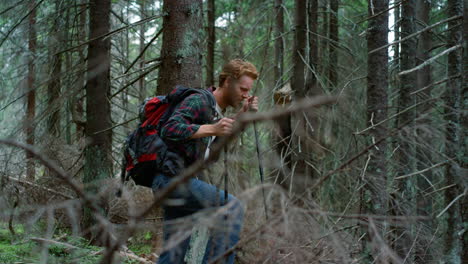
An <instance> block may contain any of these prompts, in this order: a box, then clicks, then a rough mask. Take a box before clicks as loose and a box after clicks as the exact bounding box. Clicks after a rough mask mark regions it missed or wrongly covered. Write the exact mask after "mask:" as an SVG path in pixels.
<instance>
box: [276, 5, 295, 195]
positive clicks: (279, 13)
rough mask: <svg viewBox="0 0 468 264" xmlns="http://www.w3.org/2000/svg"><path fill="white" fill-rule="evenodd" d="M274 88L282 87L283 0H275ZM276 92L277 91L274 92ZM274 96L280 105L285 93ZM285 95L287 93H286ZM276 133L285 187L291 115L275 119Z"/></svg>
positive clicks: (288, 163) (284, 186)
mask: <svg viewBox="0 0 468 264" xmlns="http://www.w3.org/2000/svg"><path fill="white" fill-rule="evenodd" d="M275 14H276V19H275V37H276V38H275V67H274V75H275V88H276V89H277V90H278V89H280V88H282V87H283V85H284V82H283V73H284V72H283V68H284V38H283V34H284V6H283V0H275ZM276 94H278V92H276ZM278 95H279V96H277V97H276V100H275V104H279V105H282V104H283V103H285V100H286V98H285V95H280V94H278ZM286 96H287V95H286ZM277 125H278V135H277V136H276V137H275V141H276V144H275V145H276V153H277V154H278V156H279V157H280V159H281V169H280V170H281V171H280V172H279V174H278V175H279V179H278V182H279V183H280V185H281V186H283V188H285V189H287V188H288V185H287V184H286V178H287V175H286V172H285V170H283V168H290V167H291V152H290V144H289V142H290V141H291V115H287V116H284V117H281V118H279V119H278V121H277Z"/></svg>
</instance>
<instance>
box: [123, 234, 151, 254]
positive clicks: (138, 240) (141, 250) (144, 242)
mask: <svg viewBox="0 0 468 264" xmlns="http://www.w3.org/2000/svg"><path fill="white" fill-rule="evenodd" d="M153 237H154V235H153V233H152V232H150V231H147V232H143V233H139V234H136V235H135V236H133V237H132V239H131V240H130V241H129V243H128V249H130V250H131V251H132V252H134V253H135V254H137V255H141V254H151V253H152V252H153V248H152V246H151V240H152V239H153Z"/></svg>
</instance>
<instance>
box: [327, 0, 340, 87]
mask: <svg viewBox="0 0 468 264" xmlns="http://www.w3.org/2000/svg"><path fill="white" fill-rule="evenodd" d="M338 6H339V0H330V13H329V16H330V32H329V34H330V35H329V36H328V38H329V39H330V40H329V41H330V44H329V53H328V63H329V65H328V80H329V82H330V88H331V89H334V88H335V87H336V85H338V71H337V69H338V54H337V51H338V48H337V47H338V41H339V39H338Z"/></svg>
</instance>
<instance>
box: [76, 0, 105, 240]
mask: <svg viewBox="0 0 468 264" xmlns="http://www.w3.org/2000/svg"><path fill="white" fill-rule="evenodd" d="M89 8H90V24H89V39H95V38H97V37H99V36H102V35H104V34H106V33H108V32H109V30H110V19H109V15H110V10H111V0H91V1H90V3H89ZM88 58H89V60H88V65H87V83H86V128H85V133H86V137H87V140H88V142H89V143H88V144H87V146H86V148H85V166H84V179H83V183H84V184H85V186H86V191H87V193H88V194H97V193H98V190H99V186H102V185H100V184H102V183H100V182H102V181H103V180H104V179H107V178H109V177H110V176H111V175H112V174H111V170H112V159H111V147H112V130H107V131H105V132H99V133H97V132H98V131H102V130H105V129H108V128H109V127H111V126H112V122H111V111H110V103H109V102H110V100H109V95H110V39H109V38H105V39H103V38H98V39H96V40H93V41H91V42H90V43H89V46H88ZM83 220H84V222H83V223H84V227H85V228H90V227H91V226H93V222H94V218H93V217H92V215H91V212H90V210H89V208H85V210H84V219H83ZM92 239H93V240H95V239H97V234H95V233H94V232H93V233H92Z"/></svg>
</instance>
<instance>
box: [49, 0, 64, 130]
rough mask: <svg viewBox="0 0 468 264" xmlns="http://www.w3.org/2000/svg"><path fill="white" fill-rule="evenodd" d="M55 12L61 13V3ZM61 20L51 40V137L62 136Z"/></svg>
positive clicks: (57, 21) (56, 4)
mask: <svg viewBox="0 0 468 264" xmlns="http://www.w3.org/2000/svg"><path fill="white" fill-rule="evenodd" d="M55 12H56V13H57V14H58V13H59V12H60V2H59V1H56V2H55ZM59 21H60V18H57V19H56V21H54V23H53V26H52V34H51V35H50V40H49V53H50V54H49V58H50V63H49V65H50V67H51V73H50V75H49V76H50V78H51V81H50V83H49V85H48V86H47V102H48V107H49V111H48V112H49V118H48V120H47V121H48V122H47V131H48V133H49V135H50V136H54V137H58V136H60V106H59V102H58V100H61V99H60V78H61V69H62V56H61V54H57V52H58V51H59V48H60V47H61V46H60V45H61V44H62V38H61V36H60V34H61V33H60V25H59Z"/></svg>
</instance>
